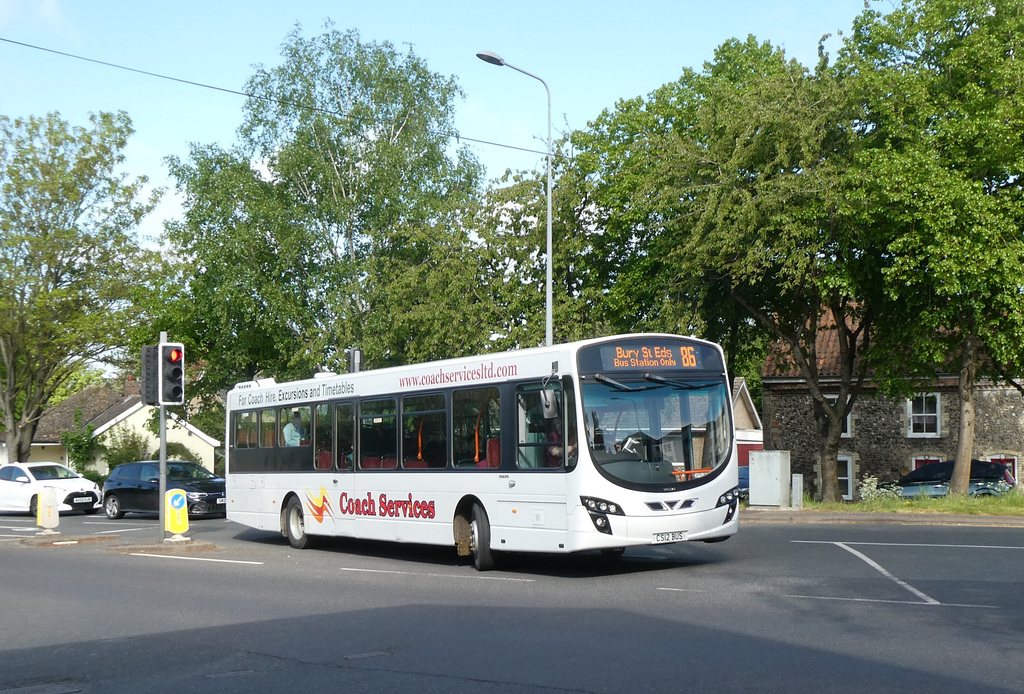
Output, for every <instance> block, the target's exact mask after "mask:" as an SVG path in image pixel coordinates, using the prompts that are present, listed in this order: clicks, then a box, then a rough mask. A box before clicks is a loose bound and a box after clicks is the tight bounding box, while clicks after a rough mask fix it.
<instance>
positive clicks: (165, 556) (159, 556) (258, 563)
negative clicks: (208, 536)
mask: <svg viewBox="0 0 1024 694" xmlns="http://www.w3.org/2000/svg"><path fill="white" fill-rule="evenodd" d="M129 556H132V557H153V558H155V559H181V560H183V561H208V562H214V563H217V564H251V565H253V566H263V562H261V561H242V560H240V559H210V558H209V557H179V556H178V555H176V554H150V553H149V552H130V553H129Z"/></svg>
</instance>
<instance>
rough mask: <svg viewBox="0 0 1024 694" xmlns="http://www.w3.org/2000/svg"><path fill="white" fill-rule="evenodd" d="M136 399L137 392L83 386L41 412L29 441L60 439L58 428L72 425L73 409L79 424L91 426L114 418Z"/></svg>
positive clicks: (97, 386)
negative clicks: (122, 392) (129, 392)
mask: <svg viewBox="0 0 1024 694" xmlns="http://www.w3.org/2000/svg"><path fill="white" fill-rule="evenodd" d="M138 402H139V395H138V394H137V393H136V394H134V395H121V394H120V393H118V392H117V391H115V390H114V389H112V388H109V387H107V386H99V385H94V386H87V387H86V388H84V389H83V390H81V391H79V392H78V393H75V394H74V395H72V396H71V397H70V398H68V399H67V400H65V401H64V402H62V403H60V404H59V405H57V406H56V407H51V408H50V409H48V410H46V411H45V412H44V413H43V416H42V417H41V418H40V419H39V425H38V426H37V427H36V433H35V436H34V437H33V438H32V443H37V444H38V443H58V444H59V443H60V434H61V432H62V431H70V430H72V429H73V428H74V426H75V412H76V411H78V410H81V411H82V426H85V425H87V424H92V425H93V427H94V428H98V427H100V426H101V425H103V424H105V423H106V422H109V421H110V420H111V419H114V418H115V417H117V416H118V415H119V414H121V413H122V412H124V411H125V410H127V409H129V408H131V407H132V406H134V405H135V404H136V403H138Z"/></svg>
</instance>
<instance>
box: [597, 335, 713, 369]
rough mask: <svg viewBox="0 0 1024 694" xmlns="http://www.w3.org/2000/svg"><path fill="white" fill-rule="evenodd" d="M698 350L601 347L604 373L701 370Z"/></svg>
mask: <svg viewBox="0 0 1024 694" xmlns="http://www.w3.org/2000/svg"><path fill="white" fill-rule="evenodd" d="M701 362H702V360H701V354H700V349H699V348H698V347H697V346H695V345H665V344H641V343H636V342H633V343H629V344H618V345H615V344H612V345H602V346H601V364H602V368H603V369H604V370H606V371H617V370H621V369H629V370H637V369H701V368H703V366H702V364H701Z"/></svg>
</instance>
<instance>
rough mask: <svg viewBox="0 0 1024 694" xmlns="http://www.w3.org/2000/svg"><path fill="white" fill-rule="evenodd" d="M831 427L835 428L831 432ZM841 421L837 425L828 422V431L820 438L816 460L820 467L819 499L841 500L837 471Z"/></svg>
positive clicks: (841, 431)
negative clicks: (819, 449)
mask: <svg viewBox="0 0 1024 694" xmlns="http://www.w3.org/2000/svg"><path fill="white" fill-rule="evenodd" d="M832 429H835V431H834V432H833V431H832ZM842 433H843V429H842V423H840V424H839V426H832V422H829V432H828V434H827V435H826V436H824V437H822V439H821V452H820V454H819V457H818V460H819V463H820V466H819V467H820V469H821V500H822V501H825V502H832V501H842V500H843V497H842V495H841V494H840V493H839V476H838V473H837V469H838V459H839V438H840V437H841V436H842Z"/></svg>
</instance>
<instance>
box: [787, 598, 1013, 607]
mask: <svg viewBox="0 0 1024 694" xmlns="http://www.w3.org/2000/svg"><path fill="white" fill-rule="evenodd" d="M782 597H784V598H802V599H804V600H838V601H840V602H880V603H885V604H887V605H917V606H919V607H935V606H936V605H937V606H939V607H974V608H978V609H983V610H997V609H999V608H998V607H997V606H995V605H964V604H961V603H955V602H936V603H930V602H921V601H920V600H877V599H875V598H837V597H833V596H830V595H783V596H782Z"/></svg>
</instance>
